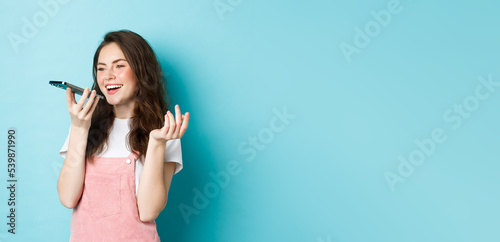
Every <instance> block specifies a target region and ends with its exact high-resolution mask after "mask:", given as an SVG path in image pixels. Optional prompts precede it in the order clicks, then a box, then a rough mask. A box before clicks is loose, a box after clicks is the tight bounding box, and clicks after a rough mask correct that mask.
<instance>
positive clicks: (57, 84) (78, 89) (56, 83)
mask: <svg viewBox="0 0 500 242" xmlns="http://www.w3.org/2000/svg"><path fill="white" fill-rule="evenodd" d="M49 84H50V85H52V86H55V87H59V88H62V89H64V90H66V88H68V87H69V88H71V92H74V93H76V94H78V95H80V96H81V95H83V91H84V89H83V88H81V87H78V86H75V85H73V84H71V83H68V82H63V81H49ZM89 96H90V94H89ZM96 96H97V97H99V98H100V99H104V96H103V95H99V94H96Z"/></svg>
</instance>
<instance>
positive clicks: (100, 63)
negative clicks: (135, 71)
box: [97, 59, 127, 65]
mask: <svg viewBox="0 0 500 242" xmlns="http://www.w3.org/2000/svg"><path fill="white" fill-rule="evenodd" d="M118 61H127V60H125V59H116V60H114V61H113V62H111V64H115V63H116V62H118ZM97 64H98V65H106V64H104V63H102V62H99V63H97Z"/></svg>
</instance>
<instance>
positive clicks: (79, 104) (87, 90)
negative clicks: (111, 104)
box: [77, 87, 89, 110]
mask: <svg viewBox="0 0 500 242" xmlns="http://www.w3.org/2000/svg"><path fill="white" fill-rule="evenodd" d="M88 96H89V88H88V87H86V88H85V90H84V91H83V94H82V97H81V98H80V100H79V101H78V103H77V105H78V107H79V109H80V110H81V109H82V108H83V104H84V103H85V100H87V97H88Z"/></svg>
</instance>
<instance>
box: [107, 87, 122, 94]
mask: <svg viewBox="0 0 500 242" xmlns="http://www.w3.org/2000/svg"><path fill="white" fill-rule="evenodd" d="M120 88H121V87H119V88H116V89H112V90H107V92H108V94H109V95H113V94H115V93H116V92H118V90H120Z"/></svg>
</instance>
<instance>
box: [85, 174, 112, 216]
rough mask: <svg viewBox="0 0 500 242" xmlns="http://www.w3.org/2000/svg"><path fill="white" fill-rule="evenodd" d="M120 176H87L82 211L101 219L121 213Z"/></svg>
mask: <svg viewBox="0 0 500 242" xmlns="http://www.w3.org/2000/svg"><path fill="white" fill-rule="evenodd" d="M120 178H121V177H120V175H106V174H85V182H84V186H83V193H82V201H81V203H82V207H81V208H82V210H84V211H85V212H86V213H88V214H90V215H91V216H93V217H95V218H97V219H99V218H104V217H107V216H111V215H114V214H119V213H121V194H120V190H121V189H120Z"/></svg>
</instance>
